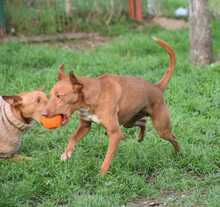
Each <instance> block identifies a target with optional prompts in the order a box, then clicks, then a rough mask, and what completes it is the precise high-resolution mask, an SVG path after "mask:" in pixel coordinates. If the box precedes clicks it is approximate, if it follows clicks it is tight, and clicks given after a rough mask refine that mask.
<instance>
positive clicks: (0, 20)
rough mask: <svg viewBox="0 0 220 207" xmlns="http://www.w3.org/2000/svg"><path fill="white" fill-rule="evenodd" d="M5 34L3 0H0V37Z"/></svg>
mask: <svg viewBox="0 0 220 207" xmlns="http://www.w3.org/2000/svg"><path fill="white" fill-rule="evenodd" d="M4 36H5V11H4V1H0V38H3V37H4Z"/></svg>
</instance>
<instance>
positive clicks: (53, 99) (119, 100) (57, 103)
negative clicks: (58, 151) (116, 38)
mask: <svg viewBox="0 0 220 207" xmlns="http://www.w3.org/2000/svg"><path fill="white" fill-rule="evenodd" d="M155 41H156V42H157V43H159V44H160V46H161V47H163V48H165V50H166V51H167V53H168V54H169V57H170V62H169V67H168V69H167V71H166V73H165V74H164V76H163V77H162V79H161V80H160V82H159V83H157V84H151V83H149V82H147V81H145V80H144V79H142V78H138V77H132V76H120V75H103V76H101V77H98V78H91V77H79V78H76V76H75V75H74V74H73V73H70V74H68V75H65V74H64V66H63V65H62V66H61V68H60V71H59V76H58V79H59V81H58V82H57V83H56V84H55V86H54V87H53V88H52V90H51V93H50V99H49V101H48V105H47V107H46V109H45V112H44V114H43V115H46V116H48V117H50V116H54V115H55V114H61V115H62V116H63V124H64V123H66V122H67V121H68V118H69V117H70V115H71V114H72V113H73V112H74V111H76V110H79V111H80V117H81V118H80V124H79V126H78V129H77V130H76V132H75V133H74V134H73V135H72V136H71V137H70V139H69V143H68V146H67V148H66V150H65V152H64V153H63V154H62V156H61V159H62V160H67V159H69V158H70V157H71V155H72V153H73V151H74V149H75V145H76V143H77V142H78V141H79V140H80V139H82V138H83V137H84V136H85V135H86V134H87V133H88V132H89V131H90V128H91V123H92V122H96V123H99V124H101V125H102V126H103V127H104V128H105V129H106V131H107V134H108V136H109V146H108V150H107V153H106V156H105V159H104V162H103V164H102V166H101V170H100V174H101V175H104V174H105V173H106V172H107V170H108V169H109V166H110V163H111V161H112V159H113V157H114V155H115V153H116V150H117V147H118V144H119V142H120V140H121V139H122V137H123V133H122V131H121V128H120V125H123V126H124V127H133V126H139V127H140V128H141V132H140V139H143V137H144V130H145V126H144V124H145V119H144V118H145V117H146V116H150V117H151V119H152V121H153V125H154V127H155V129H156V130H157V132H158V133H159V135H160V137H161V138H163V139H165V140H168V141H169V142H170V143H171V144H172V145H173V147H174V149H175V151H176V152H178V151H179V149H180V147H179V144H178V143H177V141H176V137H175V135H174V134H173V133H172V131H171V123H170V117H169V112H168V109H167V106H166V104H165V101H164V98H163V92H164V90H165V89H166V87H167V84H168V82H169V80H170V78H171V76H172V73H173V71H174V68H175V64H176V56H175V53H174V51H173V49H172V48H171V47H170V46H169V45H168V44H167V43H166V42H165V41H163V40H160V39H157V38H155Z"/></svg>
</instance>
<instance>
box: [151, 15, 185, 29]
mask: <svg viewBox="0 0 220 207" xmlns="http://www.w3.org/2000/svg"><path fill="white" fill-rule="evenodd" d="M152 22H153V23H154V24H156V25H159V26H161V27H163V28H165V29H168V30H177V29H182V28H185V27H186V26H187V22H186V21H185V20H181V19H172V18H166V17H154V18H153V19H152Z"/></svg>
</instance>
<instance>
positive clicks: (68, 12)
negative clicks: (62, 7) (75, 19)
mask: <svg viewBox="0 0 220 207" xmlns="http://www.w3.org/2000/svg"><path fill="white" fill-rule="evenodd" d="M72 14H73V10H72V0H66V16H67V17H71V16H72Z"/></svg>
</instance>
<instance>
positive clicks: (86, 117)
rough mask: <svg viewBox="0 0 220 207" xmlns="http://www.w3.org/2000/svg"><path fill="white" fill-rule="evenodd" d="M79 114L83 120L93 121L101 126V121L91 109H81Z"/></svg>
mask: <svg viewBox="0 0 220 207" xmlns="http://www.w3.org/2000/svg"><path fill="white" fill-rule="evenodd" d="M79 113H80V117H81V118H82V119H83V120H86V121H93V122H95V123H97V124H100V122H101V121H100V119H99V118H98V116H97V115H95V114H93V113H91V112H90V111H89V109H85V108H81V109H80V110H79Z"/></svg>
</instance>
